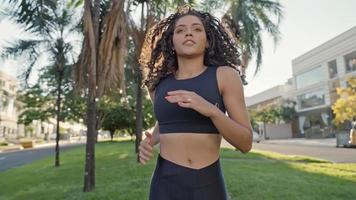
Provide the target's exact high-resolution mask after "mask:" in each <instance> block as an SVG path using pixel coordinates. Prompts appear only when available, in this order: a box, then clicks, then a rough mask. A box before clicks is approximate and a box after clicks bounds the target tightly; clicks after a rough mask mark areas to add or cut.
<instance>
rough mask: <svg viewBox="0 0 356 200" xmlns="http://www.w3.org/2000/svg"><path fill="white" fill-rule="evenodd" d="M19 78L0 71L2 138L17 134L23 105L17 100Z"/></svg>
mask: <svg viewBox="0 0 356 200" xmlns="http://www.w3.org/2000/svg"><path fill="white" fill-rule="evenodd" d="M16 92H17V79H16V78H15V77H12V76H10V75H8V74H6V73H4V72H2V71H0V138H1V137H2V138H4V137H12V136H14V137H15V136H16V135H17V133H18V125H17V116H18V110H19V108H20V107H21V105H20V103H19V102H18V101H16Z"/></svg>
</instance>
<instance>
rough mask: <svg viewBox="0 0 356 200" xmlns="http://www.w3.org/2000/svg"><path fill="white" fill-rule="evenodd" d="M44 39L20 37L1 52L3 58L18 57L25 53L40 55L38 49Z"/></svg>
mask: <svg viewBox="0 0 356 200" xmlns="http://www.w3.org/2000/svg"><path fill="white" fill-rule="evenodd" d="M43 42H44V40H22V39H19V40H17V41H15V42H12V43H10V44H9V46H7V47H4V48H3V50H2V52H1V57H2V58H18V57H20V56H23V55H25V54H36V55H38V52H37V49H38V48H39V47H40V46H41V44H42V43H43Z"/></svg>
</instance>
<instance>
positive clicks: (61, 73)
mask: <svg viewBox="0 0 356 200" xmlns="http://www.w3.org/2000/svg"><path fill="white" fill-rule="evenodd" d="M62 78H63V71H61V70H59V72H58V87H57V92H58V95H57V131H56V150H55V151H56V158H55V164H54V166H55V167H59V122H60V113H61V92H62V90H61V86H62Z"/></svg>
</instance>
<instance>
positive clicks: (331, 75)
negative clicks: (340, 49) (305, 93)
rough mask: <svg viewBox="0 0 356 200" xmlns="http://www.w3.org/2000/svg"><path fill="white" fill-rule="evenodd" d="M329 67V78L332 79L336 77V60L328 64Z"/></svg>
mask: <svg viewBox="0 0 356 200" xmlns="http://www.w3.org/2000/svg"><path fill="white" fill-rule="evenodd" d="M328 66H329V78H334V77H336V76H337V65H336V60H333V61H330V62H328Z"/></svg>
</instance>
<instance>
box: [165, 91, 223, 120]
mask: <svg viewBox="0 0 356 200" xmlns="http://www.w3.org/2000/svg"><path fill="white" fill-rule="evenodd" d="M165 98H166V100H167V101H168V102H170V103H177V104H178V105H179V106H181V107H184V108H191V109H194V110H196V111H197V112H199V113H200V114H202V115H204V116H206V117H212V116H213V115H214V113H215V112H216V109H217V107H216V106H215V105H213V104H211V103H210V102H208V101H207V100H205V99H204V98H203V97H201V96H199V95H198V94H196V93H195V92H191V91H187V90H175V91H170V92H168V96H166V97H165Z"/></svg>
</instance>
